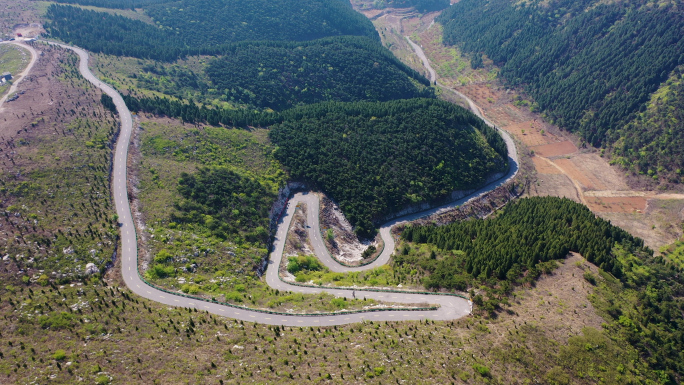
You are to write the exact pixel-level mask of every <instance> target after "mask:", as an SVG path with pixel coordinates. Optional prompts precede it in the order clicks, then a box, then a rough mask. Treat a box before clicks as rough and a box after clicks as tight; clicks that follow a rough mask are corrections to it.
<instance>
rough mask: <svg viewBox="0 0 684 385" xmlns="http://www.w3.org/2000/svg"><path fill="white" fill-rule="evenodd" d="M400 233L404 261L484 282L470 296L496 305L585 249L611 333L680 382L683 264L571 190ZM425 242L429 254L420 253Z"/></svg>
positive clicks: (437, 284)
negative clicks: (656, 253) (574, 197)
mask: <svg viewBox="0 0 684 385" xmlns="http://www.w3.org/2000/svg"><path fill="white" fill-rule="evenodd" d="M402 240H404V241H409V242H410V243H409V244H406V245H405V246H404V247H403V249H402V250H401V252H400V253H398V255H396V256H395V257H394V261H393V263H394V265H395V266H396V269H397V270H409V269H411V270H413V269H416V270H417V269H419V270H420V271H422V272H425V273H426V274H427V275H426V277H425V279H424V282H425V285H426V286H427V287H429V288H432V289H437V288H445V289H454V288H455V289H459V290H465V289H466V288H470V287H475V288H478V289H479V290H481V291H482V292H484V293H483V294H477V295H474V297H473V302H474V303H475V304H476V305H478V306H480V307H482V308H483V309H485V310H489V311H490V312H494V311H495V310H496V308H497V307H498V306H499V304H500V303H501V302H504V303H507V300H506V299H505V298H506V296H507V295H508V294H510V292H511V291H512V289H513V287H514V285H515V284H520V283H528V284H529V283H532V282H533V281H534V280H535V279H536V278H537V277H539V276H540V274H541V273H542V272H546V273H551V272H552V271H553V269H554V266H555V262H554V260H558V259H563V258H565V257H566V255H567V254H568V252H570V251H574V252H578V253H580V254H582V256H584V257H585V258H586V259H587V260H588V261H589V262H592V263H594V264H596V265H599V266H600V267H601V269H602V270H603V271H605V272H601V274H600V276H596V275H594V274H592V273H591V272H590V271H585V273H584V279H585V280H586V281H588V282H589V283H590V284H592V285H596V286H597V287H596V289H595V294H594V295H592V296H591V297H590V300H591V301H592V304H593V305H594V306H595V307H597V308H601V309H603V311H604V312H605V315H604V317H605V318H606V320H607V323H606V324H605V330H606V332H607V333H608V334H609V335H611V338H612V339H614V340H615V341H622V342H626V343H629V344H631V345H632V346H633V347H634V348H635V349H636V350H637V351H638V352H639V353H640V355H641V359H643V360H644V361H645V362H647V363H648V365H649V366H650V368H651V370H654V371H657V373H658V376H659V377H660V381H661V383H663V384H674V383H678V382H679V380H680V379H681V378H682V374H684V366H683V365H682V362H684V361H683V358H684V357H683V356H682V352H683V351H684V345H683V344H684V332H683V331H682V330H684V317H683V315H682V312H681V307H682V306H684V303H682V295H684V280H683V279H682V269H681V268H679V267H677V266H676V265H675V264H672V263H667V262H665V261H664V260H663V258H662V257H656V258H654V257H653V252H652V251H651V250H649V249H647V248H644V247H643V241H642V240H641V239H638V238H634V237H632V236H631V235H629V234H628V233H627V232H625V231H624V230H622V229H620V228H618V227H615V226H613V225H611V224H610V222H607V221H605V220H603V219H601V218H598V217H596V216H595V215H594V214H593V213H592V212H591V211H590V210H589V209H588V208H587V207H586V206H583V205H581V204H579V203H575V202H573V201H571V200H569V199H565V198H563V199H561V198H556V197H535V198H525V199H521V200H519V201H516V202H513V203H510V204H509V205H508V206H506V208H505V209H504V210H503V211H502V212H501V213H500V214H498V215H497V216H496V217H494V218H491V219H485V220H469V221H464V222H456V223H453V224H450V225H446V226H440V227H437V226H409V227H406V228H405V229H404V230H403V232H402ZM426 247H427V248H428V254H427V255H425V253H424V252H422V253H421V251H422V250H425V248H426ZM430 247H433V249H432V251H431V252H430V251H429V248H430ZM435 249H437V250H438V252H435ZM419 274H420V273H419ZM570 289H571V288H567V290H570ZM572 290H574V288H572ZM472 293H473V292H471V294H472ZM485 293H486V294H485ZM485 295H486V298H485ZM587 349H588V348H587ZM621 372H624V371H621ZM626 383H629V381H627V382H626Z"/></svg>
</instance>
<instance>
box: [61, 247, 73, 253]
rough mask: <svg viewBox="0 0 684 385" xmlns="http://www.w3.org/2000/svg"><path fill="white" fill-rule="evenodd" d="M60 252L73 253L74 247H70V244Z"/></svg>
mask: <svg viewBox="0 0 684 385" xmlns="http://www.w3.org/2000/svg"><path fill="white" fill-rule="evenodd" d="M62 253H64V254H67V255H68V254H73V253H74V248H73V247H71V246H69V247H67V248H65V249H62Z"/></svg>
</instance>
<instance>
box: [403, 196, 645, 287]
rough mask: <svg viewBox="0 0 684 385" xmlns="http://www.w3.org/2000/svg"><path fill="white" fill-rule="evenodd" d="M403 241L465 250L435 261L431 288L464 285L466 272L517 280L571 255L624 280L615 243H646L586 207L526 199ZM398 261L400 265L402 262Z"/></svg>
mask: <svg viewBox="0 0 684 385" xmlns="http://www.w3.org/2000/svg"><path fill="white" fill-rule="evenodd" d="M402 239H405V240H407V241H409V242H416V243H431V244H434V245H435V246H437V247H438V248H440V249H442V250H460V251H462V252H463V253H462V254H458V255H457V256H455V257H453V258H445V259H444V260H442V261H439V262H437V261H435V263H434V264H433V265H434V266H432V267H431V268H430V270H431V271H432V273H433V274H432V275H431V276H430V278H429V280H428V282H427V286H428V287H432V288H438V287H447V288H452V287H455V286H459V285H460V284H457V283H455V281H459V282H464V277H463V276H462V275H463V274H466V275H469V276H472V277H482V278H484V279H487V278H489V277H492V276H493V277H496V278H498V279H506V278H509V279H510V280H515V279H517V278H518V277H519V276H520V275H521V274H522V273H523V271H526V270H530V269H534V268H535V266H536V265H537V264H539V263H542V262H548V261H551V260H554V259H562V258H565V256H566V255H567V254H568V253H569V252H570V251H574V252H577V253H580V254H582V255H583V256H584V257H585V258H586V259H587V260H588V261H589V262H592V263H594V264H596V265H597V266H600V267H601V268H602V269H604V270H607V271H609V272H612V273H613V275H615V276H616V277H621V276H622V271H621V269H620V266H619V264H616V263H615V259H614V258H613V256H612V255H611V250H612V248H613V245H614V244H615V243H616V242H617V243H622V242H624V241H627V242H630V243H632V244H634V245H636V246H639V247H643V241H642V240H640V239H636V238H634V237H632V236H631V235H629V234H628V233H627V232H626V231H624V230H622V229H620V228H619V227H616V226H613V225H611V224H610V222H607V221H605V220H603V219H601V218H599V217H596V216H595V215H594V214H593V213H592V212H591V210H589V209H588V208H587V207H586V206H583V205H581V204H578V203H575V202H573V201H571V200H569V199H566V198H563V199H561V198H555V197H544V198H540V197H535V198H529V199H521V200H519V201H516V202H515V203H511V204H509V205H507V206H506V207H505V209H504V210H503V213H501V214H500V215H498V216H497V217H495V218H493V219H487V220H479V219H478V220H468V221H462V222H455V223H453V224H450V225H446V226H440V227H436V226H409V227H407V228H406V229H405V230H404V231H403V233H402ZM397 258H398V259H397V261H398V262H397V263H403V262H400V261H402V259H401V257H397ZM463 289H464V287H461V290H463Z"/></svg>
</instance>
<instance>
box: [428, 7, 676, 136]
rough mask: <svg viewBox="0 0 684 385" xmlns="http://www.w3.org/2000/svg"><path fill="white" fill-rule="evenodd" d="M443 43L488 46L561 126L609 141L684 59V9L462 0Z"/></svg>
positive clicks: (447, 16)
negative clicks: (681, 10) (683, 11)
mask: <svg viewBox="0 0 684 385" xmlns="http://www.w3.org/2000/svg"><path fill="white" fill-rule="evenodd" d="M437 20H438V21H439V22H440V23H442V24H443V25H444V42H445V43H446V44H458V45H459V46H461V47H463V49H464V50H465V51H466V52H470V53H472V54H473V55H474V56H479V55H482V54H485V55H486V56H487V57H489V58H490V59H492V60H493V61H494V63H495V64H497V65H499V66H500V67H501V72H500V75H501V76H502V78H504V79H505V80H506V81H507V82H508V84H510V85H512V86H522V87H524V89H525V90H526V91H527V92H528V93H529V94H530V95H531V96H532V97H533V98H534V100H535V102H536V103H538V105H539V107H540V108H541V109H542V110H543V111H544V112H545V113H546V114H547V115H548V117H549V118H551V119H552V120H553V121H554V123H557V124H558V125H560V126H561V127H563V128H566V129H568V130H570V131H574V132H578V133H579V134H580V135H581V136H582V137H583V138H584V139H585V140H586V141H587V142H589V143H591V144H592V145H594V146H609V145H611V144H613V143H615V142H616V141H617V140H618V139H619V138H620V137H621V135H622V133H621V130H620V129H621V128H622V127H623V126H625V125H626V124H627V123H628V122H629V121H630V120H631V119H633V118H634V116H635V114H636V113H637V112H639V110H640V109H641V108H643V106H644V105H645V103H646V102H647V101H648V98H649V95H650V94H652V93H653V92H654V91H656V90H657V89H658V86H659V84H660V83H662V82H663V81H665V80H666V79H667V77H668V75H669V74H670V72H671V71H672V70H673V69H674V68H675V67H676V66H677V65H678V64H683V63H684V33H682V31H683V30H684V16H683V15H682V13H681V12H680V11H678V9H677V6H676V5H671V4H670V5H667V4H663V5H662V6H659V7H652V6H651V5H650V3H649V2H647V1H646V0H630V1H624V2H613V3H604V2H599V1H596V0H559V1H555V2H552V3H549V4H547V3H544V4H543V5H542V4H541V3H539V4H538V3H536V2H535V3H514V2H511V1H509V0H487V1H479V0H463V1H460V2H458V3H456V4H454V5H453V6H451V7H449V8H448V9H447V10H445V11H444V12H443V13H442V15H440V17H439V18H438V19H437Z"/></svg>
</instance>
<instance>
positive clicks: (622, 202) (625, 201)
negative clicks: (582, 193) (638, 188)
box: [585, 197, 646, 213]
mask: <svg viewBox="0 0 684 385" xmlns="http://www.w3.org/2000/svg"><path fill="white" fill-rule="evenodd" d="M585 199H586V201H587V206H589V208H590V209H591V211H593V212H596V213H598V212H608V213H642V212H644V210H646V198H644V197H618V198H605V197H602V198H598V197H585Z"/></svg>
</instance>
